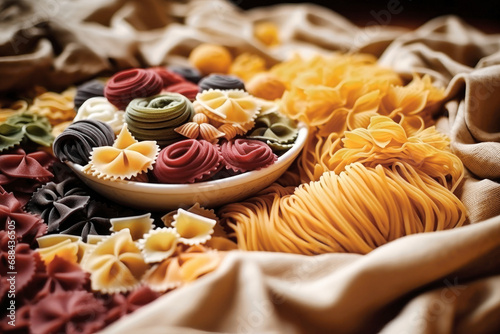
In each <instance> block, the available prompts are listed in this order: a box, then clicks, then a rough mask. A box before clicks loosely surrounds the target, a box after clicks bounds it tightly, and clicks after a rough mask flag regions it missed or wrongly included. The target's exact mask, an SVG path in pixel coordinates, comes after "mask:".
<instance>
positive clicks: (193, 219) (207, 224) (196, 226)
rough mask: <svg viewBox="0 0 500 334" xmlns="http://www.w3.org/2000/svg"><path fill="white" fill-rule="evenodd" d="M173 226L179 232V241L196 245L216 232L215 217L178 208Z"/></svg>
mask: <svg viewBox="0 0 500 334" xmlns="http://www.w3.org/2000/svg"><path fill="white" fill-rule="evenodd" d="M173 218H174V221H173V222H172V226H173V227H174V228H175V230H176V231H177V233H179V236H180V238H179V241H180V242H182V243H184V244H186V245H196V244H201V243H204V242H206V241H207V240H209V239H210V238H211V237H212V234H213V233H214V226H215V224H216V223H217V221H216V220H215V219H210V218H207V217H205V216H202V215H199V214H195V213H193V212H189V211H185V210H183V209H178V210H177V213H176V214H175V215H174V216H173Z"/></svg>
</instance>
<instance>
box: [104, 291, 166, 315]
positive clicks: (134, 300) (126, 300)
mask: <svg viewBox="0 0 500 334" xmlns="http://www.w3.org/2000/svg"><path fill="white" fill-rule="evenodd" d="M159 296H160V294H159V293H158V292H155V291H153V290H151V289H150V288H149V287H148V286H144V285H143V286H140V287H138V288H137V289H135V290H133V291H131V292H130V293H129V294H128V296H125V295H124V294H121V293H115V294H113V295H109V297H108V299H107V300H105V304H106V307H107V308H108V312H107V313H106V324H110V323H112V322H115V321H116V320H118V319H120V318H121V317H122V316H124V315H126V314H129V313H131V312H134V311H135V310H137V309H139V308H141V307H142V306H144V305H147V304H149V303H151V302H152V301H154V300H155V299H156V298H158V297H159Z"/></svg>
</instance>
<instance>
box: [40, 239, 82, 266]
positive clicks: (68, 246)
mask: <svg viewBox="0 0 500 334" xmlns="http://www.w3.org/2000/svg"><path fill="white" fill-rule="evenodd" d="M58 237H59V236H58ZM36 251H37V252H38V253H39V254H40V257H41V258H42V260H43V262H45V265H48V264H49V263H50V262H52V260H53V259H54V257H55V256H58V257H60V258H62V259H64V260H66V261H68V262H71V263H78V251H79V246H78V241H73V240H72V238H71V237H67V236H63V237H59V238H56V239H54V240H50V238H48V239H45V240H44V241H42V243H41V244H40V247H39V248H38V249H37V250H36Z"/></svg>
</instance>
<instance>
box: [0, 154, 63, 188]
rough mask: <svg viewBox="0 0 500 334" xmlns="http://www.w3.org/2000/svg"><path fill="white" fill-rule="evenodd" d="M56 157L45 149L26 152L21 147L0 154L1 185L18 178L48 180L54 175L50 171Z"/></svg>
mask: <svg viewBox="0 0 500 334" xmlns="http://www.w3.org/2000/svg"><path fill="white" fill-rule="evenodd" d="M55 161H56V160H55V158H54V157H52V156H51V155H50V154H48V153H47V152H44V151H38V152H33V153H30V154H26V152H25V151H24V150H23V149H21V148H19V149H17V150H15V151H13V152H11V153H7V154H2V155H0V185H5V184H9V183H12V182H14V181H15V180H17V179H30V180H36V181H39V182H44V181H48V180H49V179H50V178H52V177H53V176H54V175H53V174H52V173H51V172H49V171H48V168H49V166H50V165H51V164H53V163H54V162H55Z"/></svg>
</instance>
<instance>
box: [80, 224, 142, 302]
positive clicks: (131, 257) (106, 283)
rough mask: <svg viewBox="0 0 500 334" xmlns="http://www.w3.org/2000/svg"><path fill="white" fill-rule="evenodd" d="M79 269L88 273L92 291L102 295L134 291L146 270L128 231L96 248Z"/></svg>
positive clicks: (113, 236) (119, 233)
mask: <svg viewBox="0 0 500 334" xmlns="http://www.w3.org/2000/svg"><path fill="white" fill-rule="evenodd" d="M81 265H82V268H83V269H84V270H85V271H87V272H89V273H90V281H91V287H92V290H94V291H100V292H102V293H117V292H126V291H130V290H132V289H134V288H135V287H137V286H138V285H139V284H140V281H141V278H142V276H143V275H144V273H145V272H146V270H148V268H149V266H148V265H147V264H146V262H145V261H144V258H143V257H142V254H141V251H140V249H139V248H138V247H137V245H136V244H135V243H134V241H133V240H132V236H131V235H130V230H129V229H123V230H121V231H120V232H117V233H115V234H113V235H111V236H110V237H109V238H106V239H104V240H103V241H102V242H100V243H99V244H97V246H96V247H95V249H93V250H92V251H91V253H90V254H89V255H88V256H86V258H85V259H84V261H82V264H81Z"/></svg>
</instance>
